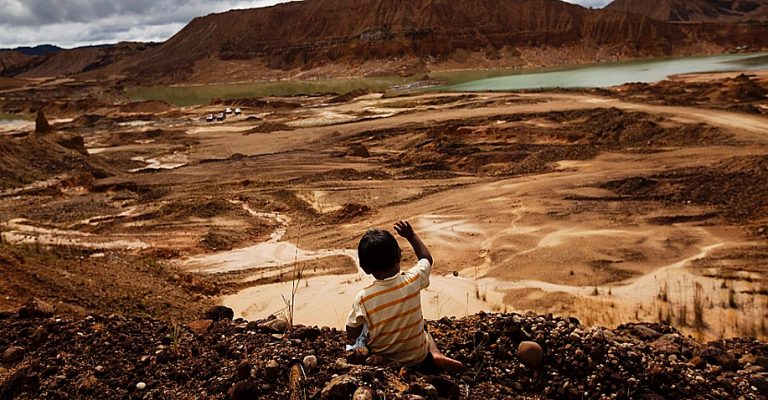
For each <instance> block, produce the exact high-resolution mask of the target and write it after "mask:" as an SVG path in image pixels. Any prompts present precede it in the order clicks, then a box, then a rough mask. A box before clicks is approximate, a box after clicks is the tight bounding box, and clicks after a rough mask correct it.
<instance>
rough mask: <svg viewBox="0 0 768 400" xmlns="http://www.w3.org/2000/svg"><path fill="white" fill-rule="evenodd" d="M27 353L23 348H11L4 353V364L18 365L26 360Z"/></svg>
mask: <svg viewBox="0 0 768 400" xmlns="http://www.w3.org/2000/svg"><path fill="white" fill-rule="evenodd" d="M25 353H26V352H25V350H24V348H23V347H19V346H11V347H9V348H7V349H5V351H4V352H3V364H16V363H17V362H19V361H21V360H23V359H24V354H25Z"/></svg>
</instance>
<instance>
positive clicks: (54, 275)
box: [0, 243, 218, 398]
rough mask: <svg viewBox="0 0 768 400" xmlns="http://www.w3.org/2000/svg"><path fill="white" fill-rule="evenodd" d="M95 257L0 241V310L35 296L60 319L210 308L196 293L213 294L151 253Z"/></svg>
mask: <svg viewBox="0 0 768 400" xmlns="http://www.w3.org/2000/svg"><path fill="white" fill-rule="evenodd" d="M94 254H95V253H94V252H93V251H87V250H78V249H74V248H69V247H66V248H65V247H43V246H36V245H8V244H3V243H0V262H2V264H3V285H0V311H2V310H9V309H12V308H15V307H18V306H19V304H18V301H25V300H26V299H29V298H31V297H38V298H40V299H43V300H45V301H47V302H50V303H51V304H53V305H54V306H55V308H56V311H57V313H58V314H60V315H81V316H82V315H87V314H90V313H94V312H96V313H105V314H112V313H124V314H130V315H145V316H154V317H156V318H162V319H166V320H170V319H173V318H194V317H195V316H197V315H199V313H200V312H201V310H202V308H204V307H206V306H207V305H208V304H210V303H209V302H208V300H206V299H203V298H202V296H201V294H211V293H214V292H216V291H218V289H216V288H215V287H214V286H213V285H208V284H207V283H205V282H203V281H200V280H199V279H198V278H195V277H193V276H191V275H187V274H185V273H183V272H180V271H177V270H175V269H174V268H172V267H170V266H169V265H166V264H165V263H163V262H161V261H160V260H159V259H158V258H156V257H154V256H153V255H152V254H145V255H134V254H131V253H127V252H125V253H122V252H110V253H107V254H101V255H100V256H94ZM3 324H4V323H3V322H2V321H0V325H3ZM0 375H2V373H0ZM0 398H6V397H3V396H0Z"/></svg>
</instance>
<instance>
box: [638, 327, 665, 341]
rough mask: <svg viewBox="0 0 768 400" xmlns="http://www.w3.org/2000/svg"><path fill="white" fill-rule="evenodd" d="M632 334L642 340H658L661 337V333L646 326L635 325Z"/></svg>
mask: <svg viewBox="0 0 768 400" xmlns="http://www.w3.org/2000/svg"><path fill="white" fill-rule="evenodd" d="M632 334H633V335H635V336H637V337H639V338H640V339H646V340H647V339H656V338H659V337H661V333H659V332H656V331H655V330H653V329H651V328H649V327H647V326H645V325H635V326H634V327H633V328H632Z"/></svg>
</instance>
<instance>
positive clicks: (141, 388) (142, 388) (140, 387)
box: [136, 382, 147, 390]
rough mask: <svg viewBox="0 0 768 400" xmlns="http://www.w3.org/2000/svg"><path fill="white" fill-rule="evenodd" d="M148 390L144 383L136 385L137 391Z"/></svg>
mask: <svg viewBox="0 0 768 400" xmlns="http://www.w3.org/2000/svg"><path fill="white" fill-rule="evenodd" d="M146 388H147V384H146V383H144V382H139V383H137V384H136V389H138V390H144V389H146Z"/></svg>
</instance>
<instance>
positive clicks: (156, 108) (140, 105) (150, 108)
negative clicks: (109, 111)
mask: <svg viewBox="0 0 768 400" xmlns="http://www.w3.org/2000/svg"><path fill="white" fill-rule="evenodd" d="M174 109H176V106H175V105H173V104H171V103H169V102H167V101H160V100H147V101H135V102H131V103H128V104H121V105H119V106H118V110H120V112H122V113H142V114H147V113H163V112H167V111H171V110H174Z"/></svg>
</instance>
